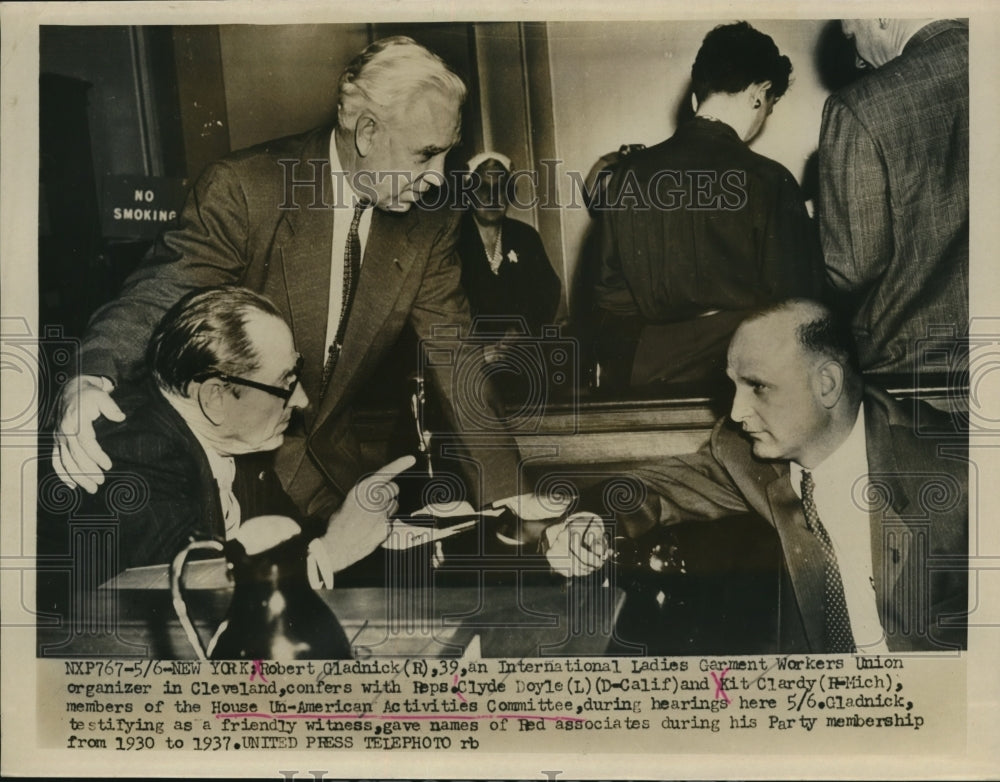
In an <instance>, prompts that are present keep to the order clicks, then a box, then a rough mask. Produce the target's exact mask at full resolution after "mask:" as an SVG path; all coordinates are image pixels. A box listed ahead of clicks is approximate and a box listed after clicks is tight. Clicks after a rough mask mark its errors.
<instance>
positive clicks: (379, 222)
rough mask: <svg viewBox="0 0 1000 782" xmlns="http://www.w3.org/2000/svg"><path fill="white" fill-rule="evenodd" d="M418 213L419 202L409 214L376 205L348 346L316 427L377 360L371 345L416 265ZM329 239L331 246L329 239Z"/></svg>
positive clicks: (349, 325) (346, 335) (349, 323)
mask: <svg viewBox="0 0 1000 782" xmlns="http://www.w3.org/2000/svg"><path fill="white" fill-rule="evenodd" d="M418 212H419V207H412V208H411V210H410V211H409V212H407V213H405V214H390V213H387V212H384V211H383V210H381V209H376V210H375V212H374V214H373V215H372V223H371V230H370V232H369V234H368V241H367V242H366V244H365V253H364V261H363V262H362V264H361V277H360V279H359V280H358V287H357V290H356V292H355V294H354V303H353V305H352V306H351V312H350V315H349V316H348V320H347V329H346V331H345V332H344V348H343V351H342V353H341V354H340V359H339V361H338V362H337V367H336V369H334V372H333V375H332V376H331V378H330V385H329V388H327V392H326V394H325V395H324V396H323V399H322V401H321V402H320V405H319V409H318V412H317V416H316V426H319V425H321V424H322V423H323V422H324V421H325V420H326V419H327V418H329V416H330V415H331V414H332V413H333V412H334V411H335V410H336V409H337V408H338V407H339V406H340V405H341V404H342V403H343V402H344V401H345V400H346V399H347V398H348V396H349V393H348V392H349V390H350V389H351V388H352V386H354V385H355V384H356V383H357V382H358V380H359V378H360V372H359V371H360V370H361V369H363V368H365V367H370V366H371V365H372V363H373V362H372V361H371V359H370V357H369V353H370V351H371V348H372V347H373V345H374V343H375V340H376V338H377V336H378V333H379V331H380V330H381V328H382V326H383V325H384V324H385V322H386V320H387V319H388V317H389V315H390V314H391V312H392V310H393V308H394V306H395V305H396V301H397V299H398V298H399V296H400V293H401V292H402V290H403V284H404V282H405V281H406V279H407V278H408V277H409V275H410V272H411V271H412V269H413V267H414V265H415V260H416V255H417V247H416V245H415V244H414V242H413V241H412V237H413V233H414V229H415V228H416V225H417V224H418V221H419V213H418ZM331 231H332V226H331ZM327 244H328V246H329V240H328V242H327ZM327 266H328V267H329V264H327ZM327 277H328V278H329V270H328V272H327ZM328 286H329V279H328V280H327V287H328ZM324 318H325V307H324ZM324 349H325V348H324ZM366 362H367V363H366Z"/></svg>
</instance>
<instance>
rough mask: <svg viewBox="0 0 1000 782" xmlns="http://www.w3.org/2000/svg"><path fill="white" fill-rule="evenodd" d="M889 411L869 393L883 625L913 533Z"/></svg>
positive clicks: (875, 560) (875, 566) (868, 444)
mask: <svg viewBox="0 0 1000 782" xmlns="http://www.w3.org/2000/svg"><path fill="white" fill-rule="evenodd" d="M890 427H891V422H890V421H889V419H888V411H887V410H886V409H885V408H884V407H883V406H882V405H881V404H880V400H879V399H878V398H876V397H874V396H872V395H871V394H867V395H866V396H865V449H866V451H867V455H868V480H869V489H868V497H869V499H870V501H872V504H871V509H870V511H869V518H870V521H871V544H872V575H873V577H874V579H875V595H876V604H877V605H878V611H879V618H880V619H881V620H882V626H883V627H884V628H885V629H886V633H887V634H889V630H890V627H891V626H892V625H893V623H891V622H887V619H888V618H889V617H888V616H887V614H888V612H889V609H890V608H891V606H892V600H891V598H892V595H893V594H894V592H895V591H896V585H897V584H898V583H899V579H900V578H901V577H902V574H903V573H905V572H906V564H907V561H908V560H909V558H910V550H911V548H912V541H913V536H912V535H911V534H909V532H910V530H909V527H908V525H907V523H906V516H905V515H904V511H905V510H906V507H907V506H908V505H909V502H910V500H909V497H908V496H907V493H906V490H905V486H904V484H903V481H902V476H903V475H905V473H904V472H903V471H901V470H900V467H899V460H898V459H897V456H896V452H895V450H894V448H893V440H892V433H891V431H890Z"/></svg>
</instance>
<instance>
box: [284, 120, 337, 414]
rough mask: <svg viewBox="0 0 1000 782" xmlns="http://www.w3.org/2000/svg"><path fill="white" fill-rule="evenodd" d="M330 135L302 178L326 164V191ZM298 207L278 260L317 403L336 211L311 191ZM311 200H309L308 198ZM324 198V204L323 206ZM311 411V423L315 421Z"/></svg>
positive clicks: (307, 151)
mask: <svg viewBox="0 0 1000 782" xmlns="http://www.w3.org/2000/svg"><path fill="white" fill-rule="evenodd" d="M329 141H330V136H329V132H322V133H317V134H315V135H313V136H311V137H310V138H309V140H308V141H307V142H306V144H305V145H304V147H303V150H302V154H301V155H300V156H299V164H298V167H297V168H296V169H295V173H296V179H299V180H302V179H308V178H309V176H310V174H312V173H313V171H314V169H313V164H312V163H310V162H309V161H324V163H325V170H324V172H323V173H322V176H323V180H322V181H323V186H324V188H325V187H327V186H329V182H328V179H329V177H330V171H329V153H330V150H329ZM295 195H296V203H297V208H294V209H289V210H286V211H285V212H284V213H283V215H282V219H281V220H280V221H279V224H278V228H277V231H276V232H275V237H274V245H273V247H272V250H271V256H272V259H273V260H275V261H276V262H277V264H278V265H279V266H280V268H281V271H282V275H283V281H284V287H285V291H286V293H287V302H286V306H287V309H288V313H289V319H290V321H291V324H290V325H291V327H292V334H293V336H294V338H295V345H296V347H297V348H298V350H299V352H300V353H301V354H302V356H303V357H304V359H305V365H304V366H303V370H302V385H303V387H304V388H305V389H306V393H307V394H308V395H309V397H310V399H311V400H312V401H313V402H314V403H315V400H316V398H317V396H318V394H319V385H320V379H321V377H322V374H323V361H324V359H325V358H326V345H325V344H324V340H325V339H326V321H327V310H328V309H329V302H330V261H331V258H332V247H333V220H334V211H335V210H333V209H331V208H327V207H326V206H324V205H323V204H322V203H317V204H314V203H313V202H314V196H315V192H314V191H313V190H311V189H309V188H303V189H302V190H298V191H296V194H295ZM306 199H308V201H307V200H306ZM323 200H324V199H322V198H320V199H318V201H320V202H322V201H323ZM310 418H311V414H310V411H309V410H307V411H306V422H307V424H308V423H311V421H310Z"/></svg>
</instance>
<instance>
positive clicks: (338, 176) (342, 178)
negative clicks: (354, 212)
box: [329, 128, 359, 209]
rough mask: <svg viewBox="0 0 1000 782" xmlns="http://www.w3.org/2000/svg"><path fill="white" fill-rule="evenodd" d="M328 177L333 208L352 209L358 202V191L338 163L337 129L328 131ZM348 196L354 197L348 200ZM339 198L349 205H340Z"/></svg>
mask: <svg viewBox="0 0 1000 782" xmlns="http://www.w3.org/2000/svg"><path fill="white" fill-rule="evenodd" d="M329 146H330V175H331V176H332V177H333V197H334V200H335V202H336V203H335V204H334V205H335V206H337V207H344V206H350V207H351V208H352V209H353V208H354V205H355V203H357V201H358V200H359V197H358V191H357V190H355V189H354V188H353V187H352V186H351V178H350V177H349V176H348V175H347V172H346V171H345V170H344V167H343V166H342V165H341V163H340V155H339V154H338V153H337V129H336V128H334V129H333V130H332V131H330V145H329ZM348 194H352V195H353V196H354V197H353V198H349V197H348ZM341 196H343V198H344V199H345V200H347V201H350V203H346V204H345V203H341V202H340V199H341Z"/></svg>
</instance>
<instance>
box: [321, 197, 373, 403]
mask: <svg viewBox="0 0 1000 782" xmlns="http://www.w3.org/2000/svg"><path fill="white" fill-rule="evenodd" d="M367 208H368V204H366V203H359V204H358V205H357V206H355V207H354V218H353V219H352V220H351V227H350V229H349V230H348V231H347V243H346V244H345V245H344V294H343V297H342V298H341V300H340V320H339V321H338V326H337V335H336V336H335V337H334V339H333V342H331V343H330V347H329V348H327V352H326V363H324V364H323V380H322V385H321V386H320V388H321V391H320V394H321V395H322V394H325V393H326V387H327V386H328V385H329V384H330V377H331V376H332V375H333V369H334V367H336V366H337V360H338V359H339V358H340V352H341V350H343V347H344V332H345V331H347V317H348V315H350V312H351V304H352V303H353V302H354V293H355V291H356V290H357V287H358V280H359V278H360V277H361V237H360V236H359V235H358V224H359V223H360V222H361V215H363V214H364V212H365V209H367Z"/></svg>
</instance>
